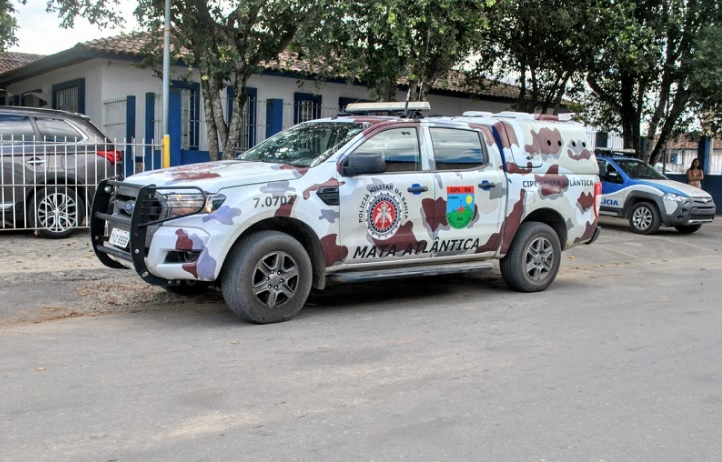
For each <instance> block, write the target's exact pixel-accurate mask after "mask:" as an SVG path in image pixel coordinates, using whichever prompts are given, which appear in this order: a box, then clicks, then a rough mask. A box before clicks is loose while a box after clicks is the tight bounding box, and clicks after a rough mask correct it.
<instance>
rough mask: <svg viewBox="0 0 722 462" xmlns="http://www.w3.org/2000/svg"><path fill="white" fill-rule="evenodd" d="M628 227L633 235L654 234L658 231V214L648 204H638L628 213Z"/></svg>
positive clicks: (651, 205)
mask: <svg viewBox="0 0 722 462" xmlns="http://www.w3.org/2000/svg"><path fill="white" fill-rule="evenodd" d="M629 227H630V228H631V229H632V232H633V233H637V234H654V233H656V232H657V231H658V230H659V212H658V211H657V207H656V206H655V205H653V204H651V203H649V202H639V203H638V204H635V205H634V207H632V210H631V211H630V212H629Z"/></svg>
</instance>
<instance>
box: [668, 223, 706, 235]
mask: <svg viewBox="0 0 722 462" xmlns="http://www.w3.org/2000/svg"><path fill="white" fill-rule="evenodd" d="M701 227H702V225H679V226H675V227H674V229H676V230H677V231H679V232H680V234H692V233H695V232H697V231H699V229H700V228H701Z"/></svg>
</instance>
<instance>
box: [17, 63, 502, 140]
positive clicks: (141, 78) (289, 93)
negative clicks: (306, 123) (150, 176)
mask: <svg viewBox="0 0 722 462" xmlns="http://www.w3.org/2000/svg"><path fill="white" fill-rule="evenodd" d="M171 72H172V73H173V75H172V77H171V79H172V80H174V79H179V78H180V77H181V76H185V75H186V74H187V72H188V69H187V68H185V67H173V68H172V69H171ZM79 78H84V79H85V113H86V114H87V115H88V116H89V117H90V118H91V119H92V120H93V122H94V123H95V124H96V125H98V126H99V127H103V126H104V124H106V123H107V122H108V121H106V120H104V107H103V103H104V102H107V101H113V100H118V99H124V98H125V97H126V96H128V95H134V96H135V97H136V127H135V133H136V139H137V140H138V141H139V140H141V139H143V138H145V136H146V133H145V114H146V107H145V94H146V93H148V92H153V93H156V94H158V95H160V94H161V93H162V81H161V79H160V78H158V77H156V76H154V75H153V72H152V70H150V69H140V68H137V67H135V66H134V63H133V62H132V61H123V60H108V59H92V60H89V61H84V62H82V63H78V64H74V65H70V66H66V67H62V68H58V69H55V70H52V71H50V72H47V73H45V74H43V75H40V76H36V77H32V78H29V79H26V80H24V81H21V82H17V83H14V84H11V85H9V86H8V88H7V91H8V93H9V94H10V95H15V94H22V93H25V92H28V91H31V90H36V89H41V92H42V93H43V94H44V95H46V97H47V98H48V103H49V105H50V103H51V101H52V94H51V90H52V86H53V85H56V84H58V83H62V82H66V81H69V80H74V79H79ZM191 80H192V81H194V82H198V81H199V80H200V79H199V73H198V71H197V70H194V71H193V73H192V79H191ZM248 86H249V87H254V88H256V89H257V91H258V96H257V97H258V101H259V102H261V103H263V102H265V101H266V100H269V99H272V98H275V99H282V100H283V101H284V106H287V107H288V108H289V110H288V111H286V112H285V113H284V121H283V126H284V127H288V126H290V125H292V124H293V112H292V111H291V110H290V108H291V105H292V104H293V102H294V93H296V92H302V93H312V94H321V95H322V106H324V108H325V113H324V115H330V114H328V112H333V111H335V108H337V107H338V102H339V98H341V97H344V98H354V99H370V96H369V94H368V91H367V90H366V88H365V87H362V86H359V85H349V84H343V83H323V84H317V83H315V82H312V81H301V80H299V79H297V78H294V77H281V76H270V75H254V76H252V77H251V78H250V80H249V82H248ZM405 98H406V94H405V93H404V92H398V93H397V95H396V99H397V101H403V100H404V99H405ZM428 100H429V102H430V103H431V112H432V113H433V114H442V115H460V114H461V113H463V112H464V111H470V110H474V111H490V112H500V111H503V110H507V109H508V104H506V103H497V102H486V101H474V100H471V99H469V98H455V97H450V96H440V95H429V97H428ZM201 106H202V100H201ZM159 116H160V115H159V114H158V115H157V117H159ZM204 118H205V115H204V113H203V109H202V108H201V114H200V120H201V121H203V120H204ZM257 119H258V123H259V127H258V133H257V140H258V141H260V140H262V139H263V138H264V137H265V129H264V127H263V126H262V125H263V124H265V104H258V114H257ZM149 141H150V140H146V142H149Z"/></svg>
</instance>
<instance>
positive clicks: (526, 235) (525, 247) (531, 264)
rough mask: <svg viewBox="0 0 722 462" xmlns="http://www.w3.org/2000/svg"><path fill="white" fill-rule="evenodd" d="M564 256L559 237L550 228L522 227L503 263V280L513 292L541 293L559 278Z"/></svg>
mask: <svg viewBox="0 0 722 462" xmlns="http://www.w3.org/2000/svg"><path fill="white" fill-rule="evenodd" d="M561 254H562V250H561V245H560V243H559V236H557V233H555V232H554V230H553V229H552V228H551V227H550V226H549V225H546V224H544V223H539V222H526V223H522V224H521V226H520V227H519V230H518V231H517V233H516V236H515V237H514V241H513V242H512V243H511V248H510V249H509V253H507V254H506V256H505V257H504V258H502V259H501V261H500V262H499V268H500V269H501V276H502V278H503V279H504V282H506V284H507V285H508V286H509V287H510V288H511V289H513V290H517V291H519V292H541V291H543V290H546V288H547V287H549V285H550V284H551V283H552V282H553V281H554V278H556V277H557V273H558V272H559V263H560V261H561Z"/></svg>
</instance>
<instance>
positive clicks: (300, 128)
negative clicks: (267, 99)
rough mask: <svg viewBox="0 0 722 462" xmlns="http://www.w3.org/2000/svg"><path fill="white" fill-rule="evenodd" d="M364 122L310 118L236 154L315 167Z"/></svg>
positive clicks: (246, 157)
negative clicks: (318, 120)
mask: <svg viewBox="0 0 722 462" xmlns="http://www.w3.org/2000/svg"><path fill="white" fill-rule="evenodd" d="M365 127H366V124H362V123H353V122H338V121H337V122H311V123H305V124H301V125H297V126H295V127H293V128H290V129H288V130H286V131H284V132H281V133H278V134H277V135H275V136H273V137H271V138H268V139H267V140H265V141H262V142H261V143H259V144H257V145H256V146H254V147H252V148H251V149H249V150H248V151H246V152H244V153H243V154H241V155H240V156H238V158H239V159H241V160H253V161H260V162H271V163H274V164H288V165H293V166H296V167H315V166H316V165H318V164H320V163H321V162H323V161H325V160H326V159H328V158H329V157H330V156H331V155H332V154H333V153H335V152H336V151H337V150H338V149H339V148H341V147H342V146H343V145H344V144H346V143H347V142H348V141H350V140H351V139H352V138H353V137H355V136H356V135H357V134H359V133H361V132H362V131H363V129H364V128H365Z"/></svg>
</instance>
